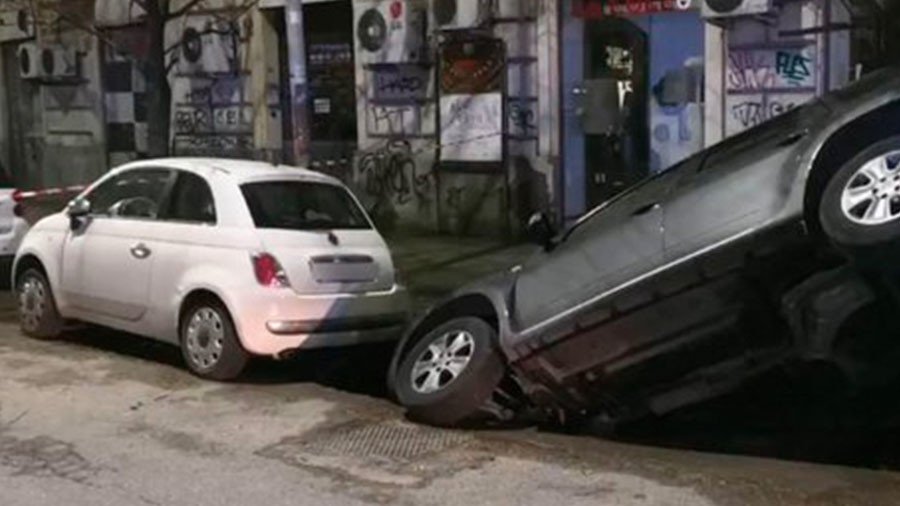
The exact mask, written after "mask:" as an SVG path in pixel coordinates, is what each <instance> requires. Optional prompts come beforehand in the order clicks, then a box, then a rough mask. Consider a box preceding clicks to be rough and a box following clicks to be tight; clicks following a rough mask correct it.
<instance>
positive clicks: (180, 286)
mask: <svg viewBox="0 0 900 506" xmlns="http://www.w3.org/2000/svg"><path fill="white" fill-rule="evenodd" d="M13 276H14V277H13V280H14V286H15V287H16V290H17V296H18V302H19V312H20V323H21V327H22V329H23V331H24V332H25V333H26V334H28V335H30V336H33V337H38V338H53V337H55V336H57V335H58V334H59V333H60V331H61V330H62V327H63V323H64V321H66V320H76V321H84V322H90V323H95V324H99V325H103V326H107V327H112V328H115V329H119V330H122V331H126V332H131V333H134V334H138V335H143V336H147V337H151V338H156V339H160V340H162V341H167V342H171V343H174V344H178V345H180V347H181V350H182V354H183V356H184V358H185V361H186V362H187V365H188V367H189V368H190V370H191V371H192V372H194V373H195V374H197V375H199V376H202V377H206V378H211V379H218V380H227V379H231V378H234V377H236V376H237V375H238V374H239V373H240V372H241V371H242V369H243V368H244V365H245V364H246V362H247V360H248V358H249V357H250V356H251V355H264V356H273V357H283V356H287V355H289V354H292V353H293V352H295V351H298V350H302V349H307V348H318V347H330V346H342V345H351V344H357V343H363V342H372V341H383V340H392V339H396V338H398V337H399V335H398V333H399V331H400V330H402V326H403V324H404V323H405V320H406V317H407V305H408V303H407V296H406V292H405V290H404V289H403V288H402V287H401V286H399V285H398V283H397V281H396V279H395V276H394V267H393V262H392V259H391V254H390V252H389V250H388V247H387V245H386V243H385V241H384V240H383V238H382V237H381V236H380V235H379V233H378V232H377V231H376V230H375V227H374V226H373V225H372V222H371V220H370V219H369V217H368V216H367V215H366V214H365V212H364V211H363V209H362V208H361V206H360V205H359V202H358V201H357V199H356V198H355V197H354V196H353V195H352V194H351V193H350V191H349V190H348V189H347V188H346V187H345V186H344V185H342V184H341V183H340V182H339V181H337V180H336V179H334V178H331V177H328V176H325V175H322V174H319V173H316V172H312V171H308V170H303V169H297V168H292V167H283V166H274V165H270V164H266V163H261V162H250V161H236V160H218V159H188V158H184V159H177V158H176V159H164V160H149V161H141V162H135V163H131V164H128V165H125V166H122V167H120V168H118V169H115V170H113V171H111V172H110V173H108V174H107V175H106V176H104V177H103V178H101V179H100V180H99V181H97V182H96V183H94V184H93V185H92V186H90V187H89V188H88V189H87V190H86V191H84V192H83V193H82V194H81V195H79V196H78V197H77V198H75V199H74V200H73V201H72V202H71V203H70V204H69V205H68V207H67V209H66V210H65V211H64V212H62V213H59V214H55V215H53V216H50V217H47V218H45V219H44V220H42V221H40V222H38V223H37V224H36V225H35V226H34V227H33V228H32V230H31V231H30V232H29V233H28V235H27V236H26V237H25V240H24V241H23V243H22V246H21V248H20V249H19V252H18V255H17V256H16V260H15V264H14V270H13Z"/></svg>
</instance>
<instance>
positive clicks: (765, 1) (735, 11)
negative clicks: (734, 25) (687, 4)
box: [702, 0, 772, 18]
mask: <svg viewBox="0 0 900 506" xmlns="http://www.w3.org/2000/svg"><path fill="white" fill-rule="evenodd" d="M771 10H772V0H703V7H702V12H703V17H705V18H724V17H734V16H752V15H759V14H766V13H768V12H770V11H771Z"/></svg>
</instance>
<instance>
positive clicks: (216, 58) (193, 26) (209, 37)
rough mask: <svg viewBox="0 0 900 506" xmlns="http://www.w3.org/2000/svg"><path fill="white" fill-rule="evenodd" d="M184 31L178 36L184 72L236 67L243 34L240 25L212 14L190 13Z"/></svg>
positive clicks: (180, 69) (213, 71)
mask: <svg viewBox="0 0 900 506" xmlns="http://www.w3.org/2000/svg"><path fill="white" fill-rule="evenodd" d="M176 25H177V23H176ZM180 31H181V33H180V34H178V35H177V37H178V44H179V49H178V72H179V73H180V74H184V75H197V74H223V73H228V72H233V71H234V70H235V69H236V66H237V64H238V59H237V44H238V42H237V39H238V38H239V37H240V33H239V28H238V27H237V26H236V25H230V24H228V23H223V22H220V21H217V20H215V19H213V18H210V17H197V16H194V17H190V16H189V17H188V18H187V19H186V21H185V22H184V24H183V26H181V28H180Z"/></svg>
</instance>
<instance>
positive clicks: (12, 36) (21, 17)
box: [0, 9, 34, 42]
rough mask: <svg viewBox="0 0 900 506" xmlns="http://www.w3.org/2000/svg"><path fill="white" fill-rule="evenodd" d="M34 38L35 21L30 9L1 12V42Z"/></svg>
mask: <svg viewBox="0 0 900 506" xmlns="http://www.w3.org/2000/svg"><path fill="white" fill-rule="evenodd" d="M31 38H34V19H32V17H31V11H30V10H29V9H17V10H11V11H3V12H0V42H12V41H17V40H26V39H31Z"/></svg>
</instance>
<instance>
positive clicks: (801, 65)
mask: <svg viewBox="0 0 900 506" xmlns="http://www.w3.org/2000/svg"><path fill="white" fill-rule="evenodd" d="M811 65H812V59H811V58H809V57H808V56H805V55H803V54H800V53H789V52H786V51H778V52H777V53H776V54H775V72H776V73H777V74H778V75H780V76H784V78H785V79H787V80H788V82H791V83H797V84H798V85H802V84H803V81H804V80H805V79H806V78H808V77H810V76H811V75H812V72H811V71H810V69H811Z"/></svg>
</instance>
